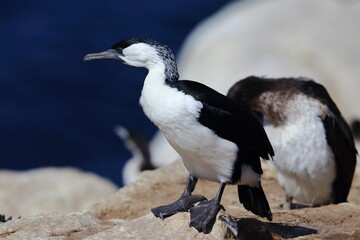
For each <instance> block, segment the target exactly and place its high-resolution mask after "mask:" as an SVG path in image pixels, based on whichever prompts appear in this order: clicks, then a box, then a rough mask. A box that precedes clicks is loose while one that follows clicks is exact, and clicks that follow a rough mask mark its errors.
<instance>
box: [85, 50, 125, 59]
mask: <svg viewBox="0 0 360 240" xmlns="http://www.w3.org/2000/svg"><path fill="white" fill-rule="evenodd" d="M94 59H112V60H116V61H120V62H124V61H123V60H122V59H121V58H120V54H119V53H118V52H117V51H116V50H114V49H109V50H106V51H104V52H99V53H90V54H87V55H85V57H84V62H85V61H90V60H94Z"/></svg>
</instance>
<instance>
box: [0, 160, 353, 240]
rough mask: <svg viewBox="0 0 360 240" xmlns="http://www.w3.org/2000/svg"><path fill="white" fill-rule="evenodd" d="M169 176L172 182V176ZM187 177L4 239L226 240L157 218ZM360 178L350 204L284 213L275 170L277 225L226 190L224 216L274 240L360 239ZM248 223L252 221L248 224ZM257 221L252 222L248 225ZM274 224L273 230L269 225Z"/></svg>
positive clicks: (270, 188) (13, 225)
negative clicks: (260, 228) (259, 227)
mask: <svg viewBox="0 0 360 240" xmlns="http://www.w3.org/2000/svg"><path fill="white" fill-rule="evenodd" d="M169 173H171V174H170V175H171V178H170V177H169ZM186 179H187V172H186V170H185V169H184V167H183V164H182V162H181V161H176V162H174V163H172V164H170V165H168V166H165V167H162V168H159V169H157V170H154V171H145V172H143V173H142V174H141V175H140V177H139V179H138V180H137V181H135V182H134V183H132V184H129V185H128V186H126V187H124V188H122V189H120V190H119V191H118V192H116V193H114V194H112V195H111V196H109V197H108V198H107V199H106V200H103V201H101V202H99V203H97V204H95V205H93V206H92V207H90V208H89V209H88V210H87V211H82V212H74V213H57V214H55V213H52V214H42V215H35V216H29V217H23V218H21V219H16V220H10V221H7V222H5V223H1V224H0V238H3V239H51V240H63V239H67V240H70V239H71V240H76V239H88V240H95V239H104V240H108V239H109V240H110V239H125V240H126V239H134V238H135V239H222V238H223V236H224V235H225V233H226V229H225V226H224V225H223V224H222V222H221V221H219V220H217V221H216V223H215V226H214V229H213V231H212V232H211V234H209V235H204V234H202V233H198V232H197V231H196V230H194V229H193V228H189V218H190V214H189V213H178V214H176V215H174V216H171V217H168V218H166V219H164V220H161V219H159V218H155V217H154V216H153V215H152V214H151V213H150V209H151V208H152V207H155V206H158V205H161V204H166V203H169V202H171V201H173V200H175V199H177V198H178V197H179V195H180V194H181V193H182V191H183V189H184V186H185V183H186ZM359 183H360V178H359V171H356V173H355V177H354V184H353V186H352V189H351V191H350V196H349V201H350V203H343V204H339V205H329V206H324V207H317V208H304V209H297V210H282V209H281V208H280V204H281V203H282V201H283V200H284V193H283V192H282V189H281V188H280V187H279V186H278V185H277V183H276V178H275V174H274V172H273V170H272V169H271V168H266V169H265V172H264V175H263V180H262V184H263V188H264V191H265V194H266V196H267V198H268V200H269V203H270V205H271V209H272V212H273V222H271V223H269V222H268V221H266V220H264V219H261V218H258V217H257V216H255V215H254V214H252V213H250V212H248V211H246V210H245V209H244V208H243V206H242V205H241V204H240V203H239V201H238V199H237V192H236V187H234V186H227V187H226V189H225V192H224V196H223V199H222V204H223V205H224V207H225V209H226V211H225V212H220V213H219V215H221V214H230V215H231V216H234V217H236V218H238V219H245V218H247V219H249V218H250V219H256V220H258V221H261V222H262V223H264V224H266V225H267V226H268V227H269V229H270V230H271V231H272V235H273V237H274V239H276V240H279V239H288V238H289V236H292V237H294V236H300V237H298V238H297V239H341V238H343V239H358V237H360V224H359V223H360V193H359V190H360V184H359ZM218 187H219V186H218V184H217V183H212V182H208V181H199V183H198V186H197V188H196V191H195V193H198V194H203V195H205V196H206V197H208V198H212V197H214V195H215V194H216V192H217V189H218ZM247 221H248V220H247ZM250 221H253V220H250ZM270 224H271V225H270Z"/></svg>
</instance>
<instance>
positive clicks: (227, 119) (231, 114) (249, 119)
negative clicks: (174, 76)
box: [172, 80, 274, 159]
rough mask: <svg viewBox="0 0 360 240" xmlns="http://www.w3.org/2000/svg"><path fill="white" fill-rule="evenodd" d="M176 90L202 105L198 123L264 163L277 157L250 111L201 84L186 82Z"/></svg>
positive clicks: (178, 85) (177, 86) (176, 84)
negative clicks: (270, 158)
mask: <svg viewBox="0 0 360 240" xmlns="http://www.w3.org/2000/svg"><path fill="white" fill-rule="evenodd" d="M172 86H173V87H176V88H177V89H179V90H180V91H182V92H184V93H185V94H189V95H191V96H193V97H194V98H195V99H196V100H198V101H201V102H202V104H203V108H202V109H201V114H200V117H199V118H198V120H199V122H200V123H201V124H203V125H205V126H206V127H208V128H210V129H211V130H213V131H214V132H215V134H217V135H218V136H220V137H222V138H224V139H227V140H229V141H232V142H234V143H235V144H237V146H238V147H239V149H244V150H249V151H251V152H253V153H256V154H257V155H258V156H260V157H262V158H263V159H269V155H270V156H274V150H273V148H272V146H271V144H270V141H269V139H268V137H267V135H266V133H265V130H264V128H263V127H262V125H261V123H260V122H259V121H258V120H257V119H256V118H255V116H254V115H253V114H252V113H251V111H250V110H249V108H247V107H246V106H243V105H240V104H237V103H235V102H234V101H233V100H231V99H230V98H228V97H226V96H224V95H222V94H220V93H219V92H217V91H215V90H213V89H211V88H209V87H207V86H205V85H203V84H201V83H198V82H193V81H186V80H183V81H177V82H175V83H172Z"/></svg>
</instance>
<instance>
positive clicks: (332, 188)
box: [227, 77, 357, 209]
mask: <svg viewBox="0 0 360 240" xmlns="http://www.w3.org/2000/svg"><path fill="white" fill-rule="evenodd" d="M227 96H228V97H230V98H231V99H233V100H235V101H236V102H238V103H241V104H245V105H247V106H249V107H250V108H251V109H252V110H253V111H254V112H255V113H256V114H255V115H257V116H258V118H259V121H260V122H261V123H262V124H263V125H264V128H265V131H266V133H267V134H268V136H269V139H270V142H271V143H272V145H273V148H274V151H275V157H274V165H275V168H276V170H277V176H278V182H279V184H280V185H281V186H282V187H283V188H284V190H285V192H286V204H284V207H285V208H286V209H291V208H292V200H293V198H294V199H296V200H297V201H299V202H300V203H305V204H307V205H310V206H311V205H324V204H330V203H341V202H346V201H347V196H348V194H349V190H350V187H351V183H352V179H353V175H354V172H355V166H356V154H357V151H356V148H355V144H354V138H353V135H352V132H351V129H350V127H349V125H348V124H347V123H346V121H345V119H344V118H343V116H342V115H341V112H340V111H339V109H338V108H337V106H336V104H335V103H334V102H333V100H332V99H331V97H330V96H329V94H328V92H327V91H326V89H325V88H324V87H323V86H322V85H320V84H318V83H316V82H314V81H312V80H310V79H305V78H280V79H270V78H261V77H248V78H246V79H243V80H240V81H239V82H237V83H236V84H234V86H232V87H231V88H230V90H229V92H228V94H227Z"/></svg>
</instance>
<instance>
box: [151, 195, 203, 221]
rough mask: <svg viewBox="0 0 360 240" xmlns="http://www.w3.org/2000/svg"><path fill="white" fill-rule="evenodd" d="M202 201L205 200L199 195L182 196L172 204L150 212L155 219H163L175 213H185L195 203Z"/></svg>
mask: <svg viewBox="0 0 360 240" xmlns="http://www.w3.org/2000/svg"><path fill="white" fill-rule="evenodd" d="M204 200H206V198H205V197H204V196H201V195H188V196H184V195H183V196H181V197H180V199H178V200H176V201H175V202H173V203H170V204H168V205H164V206H160V207H156V208H152V209H151V212H152V213H153V214H154V215H155V217H159V218H161V219H164V218H166V217H169V216H171V215H174V214H175V213H177V212H186V211H188V210H189V209H190V208H191V207H193V206H194V204H195V203H197V202H200V201H204Z"/></svg>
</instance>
